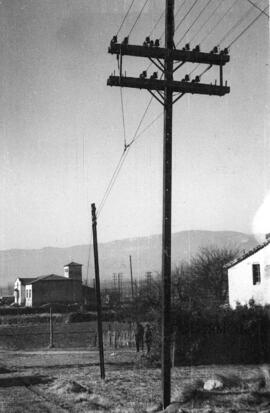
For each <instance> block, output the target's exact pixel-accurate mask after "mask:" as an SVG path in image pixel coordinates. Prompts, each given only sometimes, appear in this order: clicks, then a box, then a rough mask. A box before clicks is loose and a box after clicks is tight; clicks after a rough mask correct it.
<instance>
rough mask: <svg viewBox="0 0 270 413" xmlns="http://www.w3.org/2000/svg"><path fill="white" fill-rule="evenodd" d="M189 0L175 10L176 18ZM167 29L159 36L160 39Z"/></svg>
mask: <svg viewBox="0 0 270 413" xmlns="http://www.w3.org/2000/svg"><path fill="white" fill-rule="evenodd" d="M186 1H187V0H184V1H183V3H182V4H181V5H180V6H179V7H178V9H177V10H176V12H175V16H174V18H176V17H177V16H178V14H179V13H180V11H181V10H182V8H183V7H184V5H185V3H186ZM176 30H177V29H176ZM164 33H165V31H164V30H163V32H162V33H161V35H160V36H159V40H161V39H162V37H163V36H164Z"/></svg>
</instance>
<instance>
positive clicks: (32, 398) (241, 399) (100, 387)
mask: <svg viewBox="0 0 270 413" xmlns="http://www.w3.org/2000/svg"><path fill="white" fill-rule="evenodd" d="M105 361H106V366H105V368H106V379H105V380H104V381H103V380H101V379H100V370H99V365H98V352H97V351H86V350H82V351H81V350H79V349H78V350H73V349H72V350H65V351H64V350H61V351H54V350H48V351H35V352H26V351H25V352H23V351H20V352H15V351H2V352H0V412H3V413H25V412H31V413H32V412H33V413H41V412H59V413H61V412H74V413H86V412H114V413H116V412H119V413H120V412H123V413H129V412H130V413H131V412H132V413H140V412H146V411H147V409H150V408H156V411H158V410H159V411H160V410H161V407H160V408H159V409H158V407H159V406H160V402H161V382H160V369H146V368H144V367H142V366H141V367H140V365H139V364H138V356H137V354H136V353H135V352H134V350H117V351H109V352H105ZM134 362H137V364H136V366H135V365H134ZM269 371H270V367H269V366H266V365H264V366H198V367H181V368H180V367H179V368H173V369H172V400H180V401H182V403H181V404H179V405H177V406H178V407H182V409H183V411H185V412H187V413H191V412H192V413H200V412H201V413H202V412H204V413H205V412H209V413H210V412H217V413H225V412H226V413H228V412H231V413H233V412H242V413H244V412H257V413H258V412H264V413H267V412H270V385H269ZM213 377H214V378H221V379H222V381H223V383H224V387H223V388H222V389H220V390H216V391H210V392H209V391H205V390H203V388H202V386H201V383H203V382H205V381H206V380H207V379H209V378H213ZM194 383H196V384H195V386H197V387H196V389H195V391H193V392H190V391H189V390H190V389H193V390H194ZM192 386H193V387H192ZM183 395H184V397H183ZM186 395H189V396H187V397H186ZM175 406H176V405H175Z"/></svg>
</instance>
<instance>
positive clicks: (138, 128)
mask: <svg viewBox="0 0 270 413" xmlns="http://www.w3.org/2000/svg"><path fill="white" fill-rule="evenodd" d="M153 99H154V97H153V96H152V97H151V98H150V99H149V102H148V104H147V106H146V108H145V111H144V113H143V115H142V117H141V120H140V122H139V124H138V126H137V128H136V131H135V133H134V135H133V138H132V139H131V141H130V143H129V146H131V145H132V144H133V142H135V140H136V137H137V134H138V132H139V130H140V127H141V125H142V123H143V120H144V118H145V116H146V113H147V112H148V109H149V108H150V105H151V103H152V101H153Z"/></svg>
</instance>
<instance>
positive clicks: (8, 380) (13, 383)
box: [0, 375, 54, 387]
mask: <svg viewBox="0 0 270 413" xmlns="http://www.w3.org/2000/svg"><path fill="white" fill-rule="evenodd" d="M53 380H54V379H53V378H51V377H46V376H38V375H32V376H12V377H0V387H17V386H26V387H27V386H33V385H35V384H47V383H50V382H52V381H53Z"/></svg>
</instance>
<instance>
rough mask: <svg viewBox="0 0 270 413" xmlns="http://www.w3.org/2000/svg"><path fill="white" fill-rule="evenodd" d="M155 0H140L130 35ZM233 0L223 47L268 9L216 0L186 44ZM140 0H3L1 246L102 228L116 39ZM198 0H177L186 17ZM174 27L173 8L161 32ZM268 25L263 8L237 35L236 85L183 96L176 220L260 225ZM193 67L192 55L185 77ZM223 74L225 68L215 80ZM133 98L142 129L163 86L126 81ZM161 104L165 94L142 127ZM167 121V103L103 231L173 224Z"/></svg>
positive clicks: (154, 15) (176, 151)
mask: <svg viewBox="0 0 270 413" xmlns="http://www.w3.org/2000/svg"><path fill="white" fill-rule="evenodd" d="M254 1H256V4H257V5H259V6H260V7H266V5H267V0H254ZM143 3H144V1H143V0H137V1H135V4H134V7H133V9H132V11H131V13H130V14H129V17H128V19H127V21H126V22H125V24H124V26H123V28H122V30H121V32H120V35H119V38H120V39H121V38H123V37H124V36H125V35H126V34H127V33H128V31H129V30H130V28H131V26H132V24H133V23H134V21H135V19H136V17H137V15H138V12H139V10H140V8H141V6H142V4H143ZM233 3H235V5H234V7H233V8H232V9H231V10H230V12H229V13H228V14H227V16H226V17H224V19H223V20H222V22H220V24H219V25H217V27H216V28H215V30H213V32H212V33H211V34H210V35H209V36H208V37H207V38H206V39H205V40H204V42H202V43H201V49H202V50H203V51H210V49H211V48H212V47H213V46H215V45H216V44H219V43H220V40H222V39H223V38H224V36H225V39H224V41H223V42H222V43H221V47H225V46H227V45H229V44H230V42H231V41H232V40H233V39H234V38H236V36H237V35H238V34H239V33H240V32H241V30H242V29H243V28H244V27H246V26H247V25H248V23H249V22H251V21H252V19H253V18H255V17H256V15H258V13H259V12H258V10H256V8H255V7H253V6H251V4H250V3H249V2H248V1H247V0H238V1H237V2H234V1H233V0H223V1H222V0H212V1H211V2H210V3H209V4H208V6H207V8H206V9H205V10H204V12H203V13H202V15H201V17H200V19H199V20H198V21H197V23H196V24H194V26H193V27H192V28H191V29H190V30H189V31H188V33H187V34H186V36H185V37H184V39H183V41H182V42H181V44H180V46H179V47H182V45H184V44H185V43H186V42H187V41H189V40H190V39H192V38H194V40H193V45H195V44H197V43H200V41H201V40H202V39H203V38H204V37H205V36H206V35H207V33H209V32H210V31H211V29H212V28H213V27H214V25H215V24H216V23H217V22H218V20H219V19H220V18H221V17H222V16H223V15H224V14H225V12H226V10H227V9H228V8H229V7H230V5H232V4H233ZM129 4H130V1H128V0H32V1H31V0H2V1H0V47H1V63H0V79H1V93H0V99H1V112H0V137H1V154H0V169H1V173H0V185H1V197H0V219H1V221H0V224H1V231H0V249H8V248H40V247H43V246H70V245H75V244H84V243H88V242H89V240H90V226H91V211H90V204H91V203H92V202H95V203H96V205H97V206H98V205H99V203H100V201H101V199H102V197H103V194H104V192H105V190H106V187H107V184H108V182H109V180H110V177H111V175H112V173H113V171H114V168H115V166H116V164H117V162H118V160H119V158H120V155H121V152H122V151H123V126H122V118H121V102H120V90H119V88H110V87H108V86H106V81H107V77H108V76H109V75H110V73H111V72H112V71H113V70H115V69H117V64H116V58H115V56H112V55H110V54H108V53H107V48H108V46H109V42H110V39H111V38H112V36H113V35H114V34H115V33H116V32H117V30H118V28H119V26H120V23H121V21H122V19H123V16H124V14H125V12H126V10H127V8H128V6H129ZM164 4H165V1H163V0H149V4H148V5H147V7H146V8H145V10H144V13H143V15H142V17H141V19H140V20H139V21H138V24H137V25H136V26H135V28H134V30H133V32H132V34H131V36H130V43H133V44H142V42H143V40H144V38H145V36H146V35H148V33H149V32H150V30H151V29H152V27H153V26H154V24H155V23H156V21H157V20H158V18H159V16H160V14H161V12H162V10H163V8H164ZM206 4H207V0H199V2H198V3H197V4H196V6H195V7H194V8H193V10H192V11H191V12H190V14H189V15H188V17H187V18H186V19H185V20H184V22H183V24H182V25H181V26H180V28H179V29H178V30H177V32H176V33H175V41H176V42H177V41H178V40H179V39H180V38H181V37H183V35H184V33H185V32H186V31H187V30H188V28H189V27H190V25H191V24H192V22H193V21H194V20H195V18H196V16H198V14H199V12H200V10H202V9H203V7H204V6H205V5H206ZM181 5H182V6H181ZM191 5H192V2H191V0H188V1H184V0H176V2H175V11H176V12H177V10H178V8H179V7H180V6H181V7H182V9H181V10H180V12H179V14H178V16H177V17H176V25H177V24H178V22H180V20H181V19H182V18H183V17H184V15H185V14H186V12H187V11H188V9H189V8H190V6H191ZM218 5H219V7H218V8H217V10H216V12H215V13H214V14H213V16H212V18H211V19H210V20H209V21H208V23H207V24H205V25H203V24H204V22H205V21H206V20H207V19H208V17H209V16H210V14H211V13H213V11H214V9H215V8H216V7H217V6H218ZM241 17H243V19H242V20H241V21H240V22H239V23H238V24H237V25H236V26H235V23H236V22H237V21H238V19H239V18H241ZM234 26H235V28H234V30H233V31H231V32H230V33H229V34H228V35H227V36H226V33H227V32H228V30H229V29H231V28H233V27H234ZM163 28H164V19H162V21H161V22H160V23H159V24H158V26H157V28H156V29H155V32H154V35H153V36H154V37H159V36H160V35H161V33H162V31H163ZM197 32H198V34H197ZM268 33H269V32H268V19H267V17H266V16H265V15H262V16H261V17H260V18H259V20H258V21H257V22H256V23H254V25H253V26H252V27H251V28H250V29H249V30H248V31H247V32H246V33H245V34H244V35H243V36H242V37H241V38H240V39H239V40H238V41H237V42H236V43H235V44H234V45H233V46H232V47H231V49H230V56H231V61H230V63H229V64H228V65H226V67H225V70H224V78H225V80H228V85H229V86H230V87H231V93H230V94H229V95H227V96H225V97H222V98H219V97H209V96H196V95H190V96H185V97H184V98H182V99H181V100H180V101H179V102H178V103H177V104H176V105H175V106H174V115H173V116H174V122H173V123H174V125H173V127H174V129H173V231H180V230H188V229H205V230H236V231H243V232H251V227H252V221H253V218H254V215H255V213H256V211H257V210H258V208H259V207H260V205H261V204H262V202H263V200H264V198H265V196H266V195H267V194H268V192H269V191H270V165H269V159H270V157H269V155H270V153H269V152H270V144H269V123H268V120H269V100H268V99H269V95H268V85H269V54H268V49H269V36H268ZM196 34H197V36H196V37H195V35H196ZM147 66H148V61H147V60H146V59H141V58H128V57H126V58H125V59H124V68H125V69H126V70H127V73H128V75H134V76H137V75H138V74H139V73H140V72H141V71H142V70H144V69H145V68H146V67H147ZM191 68H193V66H191V65H184V66H183V68H181V71H179V74H177V75H176V78H181V77H183V75H184V74H186V73H188V72H190V70H191ZM204 68H205V66H202V67H200V68H199V69H198V70H197V72H196V73H194V75H195V74H199V73H200V72H201V71H202V70H203V69H204ZM151 71H154V68H153V67H151V69H150V72H151ZM217 78H218V72H217V70H216V69H215V68H213V69H212V70H210V71H209V72H208V73H207V75H205V76H204V77H203V78H202V81H204V82H212V81H214V80H215V79H217ZM123 98H124V107H125V121H126V129H127V140H130V139H131V138H132V136H133V134H134V132H135V130H136V127H137V125H138V123H139V121H140V119H141V116H142V114H143V112H144V109H145V107H146V105H147V103H148V101H149V98H150V95H149V94H148V93H147V91H140V90H132V89H124V90H123ZM161 111H162V107H161V105H160V104H159V103H157V102H154V103H153V104H152V105H151V107H150V109H149V112H148V113H147V116H146V118H145V121H144V123H143V126H142V128H143V127H144V126H146V125H147V124H148V123H149V122H151V121H152V119H154V117H155V116H157V115H158V114H159V113H160V112H161ZM162 134H163V123H162V117H161V118H160V119H159V120H158V121H157V122H156V123H155V124H154V125H153V126H152V127H151V128H150V129H149V130H148V131H147V132H146V133H145V134H144V135H142V136H141V138H140V139H138V141H137V142H136V143H135V144H134V145H133V146H132V148H131V150H130V152H129V154H128V156H127V159H126V161H125V163H124V166H123V168H122V170H121V172H120V174H119V177H118V179H117V181H116V183H115V185H114V187H113V190H112V192H111V195H110V197H109V198H108V200H107V202H106V204H105V206H104V208H103V210H102V212H101V215H100V217H99V221H98V236H99V240H100V241H108V240H113V239H120V238H125V237H135V236H141V235H148V234H153V233H160V232H161V213H162V211H161V199H162V193H161V188H162ZM269 210H270V209H269ZM269 215H270V214H269ZM266 226H267V224H266ZM266 231H270V219H269V225H268V228H266Z"/></svg>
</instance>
